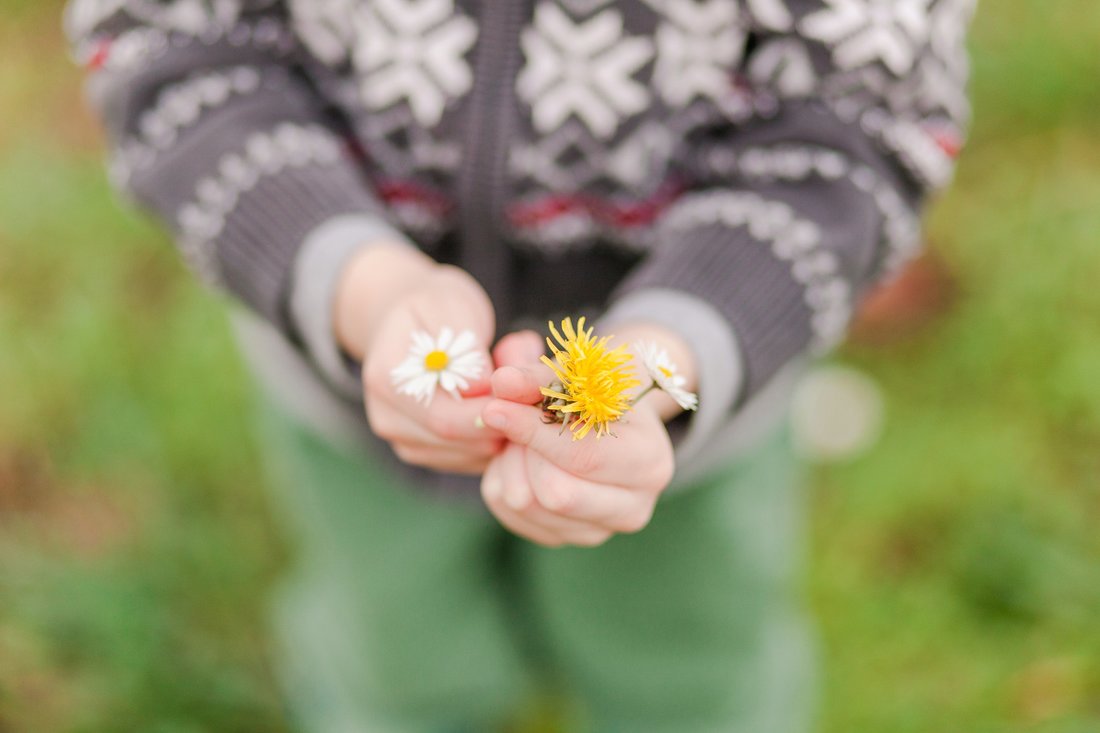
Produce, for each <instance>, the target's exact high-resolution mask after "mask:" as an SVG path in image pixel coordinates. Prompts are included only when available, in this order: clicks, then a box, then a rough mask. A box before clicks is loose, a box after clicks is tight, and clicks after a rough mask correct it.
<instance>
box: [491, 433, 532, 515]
mask: <svg viewBox="0 0 1100 733" xmlns="http://www.w3.org/2000/svg"><path fill="white" fill-rule="evenodd" d="M526 452H527V451H526V449H524V447H523V446H520V445H516V444H515V443H509V444H507V445H506V446H505V448H504V450H503V451H502V452H501V454H500V457H499V458H498V459H497V461H496V463H497V468H498V470H499V471H500V478H501V481H503V482H504V488H503V491H502V493H501V498H502V500H503V501H504V503H505V504H507V505H508V507H509V508H511V509H515V510H516V511H521V510H523V509H526V508H528V507H529V506H531V505H532V504H533V503H534V500H535V495H534V494H533V493H532V491H531V486H530V485H529V484H528V481H527V469H526V466H525V465H524V464H525V462H526V461H525V458H524V454H525V453H526Z"/></svg>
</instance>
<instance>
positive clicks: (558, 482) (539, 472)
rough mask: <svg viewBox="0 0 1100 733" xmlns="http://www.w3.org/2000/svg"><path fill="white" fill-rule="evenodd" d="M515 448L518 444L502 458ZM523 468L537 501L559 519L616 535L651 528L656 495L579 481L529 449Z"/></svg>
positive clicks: (508, 449) (579, 479) (581, 479)
mask: <svg viewBox="0 0 1100 733" xmlns="http://www.w3.org/2000/svg"><path fill="white" fill-rule="evenodd" d="M513 447H516V444H515V443H512V444H511V445H510V446H509V447H508V448H507V449H506V450H505V453H504V454H502V456H501V457H502V458H503V457H504V456H505V455H507V454H508V453H509V452H510V451H511V450H512V448H513ZM524 469H525V471H526V479H527V481H526V483H527V485H528V487H529V490H530V492H531V493H533V494H534V498H535V500H536V501H537V502H538V504H539V505H540V506H542V507H543V508H544V509H546V510H547V511H549V512H551V513H553V514H556V515H558V516H562V517H566V518H569V519H576V520H580V521H583V522H587V523H590V524H594V525H598V526H600V527H603V528H606V529H610V530H613V531H615V532H637V531H639V530H641V529H643V528H644V527H645V526H646V525H648V524H649V520H650V519H651V518H652V516H653V507H654V504H655V503H656V500H657V496H656V493H654V494H652V495H650V494H647V493H644V492H639V491H630V490H627V489H623V488H620V487H618V486H611V485H609V484H599V483H595V482H592V481H587V480H585V479H583V478H578V477H576V476H573V475H571V474H567V473H565V472H564V471H563V470H562V469H561V468H559V467H558V466H555V465H554V464H552V463H550V461H548V460H547V459H546V458H545V457H544V456H542V455H540V454H538V453H536V452H534V451H530V450H529V451H527V452H526V460H525V461H524Z"/></svg>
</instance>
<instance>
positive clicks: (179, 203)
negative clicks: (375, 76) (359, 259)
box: [65, 0, 406, 394]
mask: <svg viewBox="0 0 1100 733" xmlns="http://www.w3.org/2000/svg"><path fill="white" fill-rule="evenodd" d="M284 5H285V4H284V3H282V2H277V1H275V0H224V1H219V2H216V3H207V2H197V1H196V0H167V1H165V2H148V1H147V0H120V1H118V2H101V1H100V0H72V1H71V2H70V3H69V5H68V7H67V11H66V18H65V22H66V32H67V35H68V36H69V38H70V40H71V43H72V47H73V50H74V55H75V56H76V59H77V60H78V62H80V63H81V64H82V65H83V66H85V67H86V68H87V69H88V71H89V76H88V84H87V91H88V96H89V98H90V101H91V104H92V106H93V107H94V108H95V109H96V111H97V112H98V113H99V115H100V116H101V118H102V120H103V123H104V127H105V128H106V132H107V137H108V141H109V145H110V165H109V168H110V176H111V180H112V182H113V184H114V185H115V186H116V188H117V189H119V190H120V191H121V192H122V193H123V194H124V195H125V196H127V197H128V198H130V199H131V200H133V201H134V202H135V203H137V204H138V205H139V206H140V207H142V208H144V209H146V210H148V211H149V212H151V213H152V214H153V215H154V216H155V217H156V218H158V219H159V220H160V221H161V222H163V223H164V224H165V225H166V226H167V227H168V228H169V229H170V230H171V232H172V234H173V236H174V239H175V241H176V242H177V244H178V246H179V249H180V251H181V253H182V255H183V257H184V259H185V260H186V262H187V263H188V265H189V266H190V267H191V269H193V270H194V271H195V273H196V274H197V275H198V276H199V278H200V279H201V280H203V281H204V282H206V283H208V284H210V285H213V286H216V287H218V288H221V289H224V290H226V291H228V292H230V293H231V294H233V295H234V296H235V297H236V298H237V299H239V300H240V301H242V302H243V303H244V304H245V305H247V306H248V307H249V308H251V309H252V310H253V311H255V312H256V313H257V314H259V315H260V316H262V317H263V318H265V319H266V320H268V321H269V322H271V323H272V324H274V325H275V326H277V327H278V328H279V329H280V330H281V331H282V332H283V333H284V334H286V335H287V336H288V338H290V339H291V340H292V341H293V342H295V343H296V344H298V345H299V346H300V347H302V348H303V349H304V350H305V351H306V352H307V353H308V354H309V355H310V356H312V357H313V361H314V362H315V363H316V364H317V366H318V367H319V369H320V371H321V372H322V373H324V374H325V375H326V376H327V377H328V378H329V380H330V381H331V382H333V383H334V385H335V386H336V387H338V388H340V389H341V390H342V391H344V392H346V393H348V394H354V393H356V392H357V391H358V390H357V388H356V386H355V384H354V381H355V380H354V376H353V375H352V374H350V373H349V372H348V370H347V368H346V365H345V364H344V360H343V358H342V356H341V354H340V352H339V349H338V348H337V345H336V343H335V341H334V336H333V334H332V328H331V312H332V310H331V309H332V302H331V300H332V297H333V295H334V292H335V287H336V282H337V278H338V276H339V272H340V269H341V267H342V265H343V264H344V262H345V261H346V260H347V258H348V257H350V256H351V255H352V254H354V252H355V251H357V249H358V248H359V247H361V246H365V245H366V244H367V243H371V242H379V241H387V242H389V241H392V242H399V243H401V242H406V240H405V239H404V238H403V236H402V235H401V234H400V233H398V232H396V231H394V230H393V229H391V228H390V227H389V226H388V225H387V224H386V222H385V219H384V217H383V215H382V209H381V206H380V204H379V202H378V200H377V199H376V198H375V197H374V195H373V193H372V191H371V190H370V186H369V184H368V182H367V181H366V180H365V177H364V175H363V173H362V170H361V168H360V166H359V165H358V163H357V161H356V160H355V158H354V156H353V154H352V153H351V151H352V150H353V149H354V146H353V145H351V144H349V142H348V141H350V139H351V138H350V135H349V134H347V133H346V132H344V131H343V129H342V127H341V125H340V121H339V119H338V118H337V117H336V116H335V115H333V114H332V110H331V108H330V107H329V106H328V105H326V103H325V102H324V100H323V98H322V97H321V96H320V94H319V93H318V92H317V90H316V89H315V88H314V87H313V86H312V85H311V84H310V83H309V81H308V77H307V75H306V74H304V73H303V68H304V65H305V63H307V61H308V56H307V52H306V51H305V49H304V46H303V44H301V43H300V42H299V40H298V39H297V38H296V36H295V35H294V33H293V32H292V30H291V24H290V22H289V18H288V15H287V10H286V8H285V7H284Z"/></svg>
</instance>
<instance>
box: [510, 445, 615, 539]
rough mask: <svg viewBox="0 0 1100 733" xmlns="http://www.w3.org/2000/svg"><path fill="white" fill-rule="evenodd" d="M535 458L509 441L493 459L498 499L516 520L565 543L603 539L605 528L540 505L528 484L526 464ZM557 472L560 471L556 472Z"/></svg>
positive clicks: (605, 532)
mask: <svg viewBox="0 0 1100 733" xmlns="http://www.w3.org/2000/svg"><path fill="white" fill-rule="evenodd" d="M533 459H534V460H537V459H538V457H537V456H533V455H532V454H531V451H529V450H527V449H525V448H523V447H522V446H518V445H516V444H514V443H513V444H511V445H509V446H508V447H506V448H505V449H504V452H503V453H501V454H500V456H499V457H497V459H496V460H495V461H494V464H495V465H496V467H497V469H498V471H499V476H500V480H501V481H502V483H503V488H502V490H501V502H502V503H503V505H504V507H505V509H506V510H507V511H508V512H511V513H514V518H515V519H516V521H518V522H521V523H523V524H524V525H525V526H535V527H539V528H541V529H542V530H545V531H546V532H549V533H550V534H551V535H553V536H556V537H559V538H560V539H562V540H563V541H565V542H568V543H569V544H577V545H590V544H594V543H595V544H598V543H600V542H603V541H604V540H606V539H607V536H608V529H607V528H605V527H601V526H598V525H595V524H593V523H591V522H588V521H585V520H583V519H575V518H572V517H565V516H561V515H558V514H555V513H554V512H552V511H550V510H548V509H547V508H546V507H543V506H542V505H541V504H540V503H539V502H538V499H537V496H536V495H535V493H534V491H533V490H532V486H531V483H530V476H531V472H530V471H529V469H528V463H529V461H531V460H533ZM559 473H560V472H559Z"/></svg>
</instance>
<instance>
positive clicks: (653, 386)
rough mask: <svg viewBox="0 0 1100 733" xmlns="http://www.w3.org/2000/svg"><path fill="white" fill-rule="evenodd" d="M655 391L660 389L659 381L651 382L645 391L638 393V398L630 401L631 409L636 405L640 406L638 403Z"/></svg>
mask: <svg viewBox="0 0 1100 733" xmlns="http://www.w3.org/2000/svg"><path fill="white" fill-rule="evenodd" d="M655 389H658V387H657V380H653V381H652V382H650V383H649V386H648V387H646V388H645V389H643V390H642V391H641V392H639V393H638V395H637V396H636V397H635V398H634V399H632V400H631V401H630V406H631V407H633V406H634V405H636V404H638V402H639V401H640V400H641V399H642V398H643V397H645V396H646V395H647V394H649V393H650V392H652V391H653V390H655Z"/></svg>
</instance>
